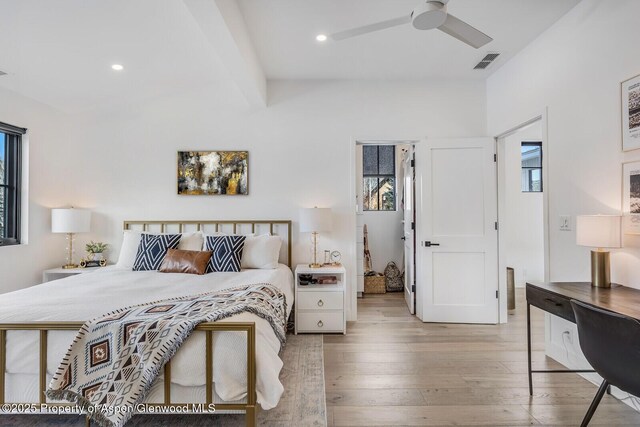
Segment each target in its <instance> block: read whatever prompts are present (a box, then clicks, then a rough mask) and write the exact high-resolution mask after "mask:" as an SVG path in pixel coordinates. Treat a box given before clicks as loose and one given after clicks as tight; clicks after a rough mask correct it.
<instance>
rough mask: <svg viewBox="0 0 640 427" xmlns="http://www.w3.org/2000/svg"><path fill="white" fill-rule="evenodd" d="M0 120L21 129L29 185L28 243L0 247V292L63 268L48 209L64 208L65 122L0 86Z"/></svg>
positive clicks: (62, 246) (66, 176)
mask: <svg viewBox="0 0 640 427" xmlns="http://www.w3.org/2000/svg"><path fill="white" fill-rule="evenodd" d="M0 121H2V122H5V123H9V124H12V125H16V126H20V127H25V128H27V129H28V134H27V136H26V137H25V138H23V141H25V143H26V144H25V146H26V147H25V148H26V152H25V154H26V155H27V158H28V171H27V175H28V176H27V179H28V181H29V192H28V198H29V201H28V210H27V213H26V215H25V216H24V217H23V220H27V226H28V243H27V244H22V245H16V246H5V247H0V293H2V292H8V291H12V290H15V289H19V288H23V287H26V286H30V285H33V284H36V283H39V282H40V279H41V278H42V270H43V269H45V268H49V267H51V266H54V265H62V264H64V259H65V241H64V236H61V235H54V234H51V232H50V230H51V219H50V215H51V213H50V208H52V207H61V206H65V204H66V203H67V199H66V194H67V191H68V184H69V182H70V181H69V175H70V173H71V169H73V168H74V166H75V165H74V164H73V163H72V162H70V161H69V151H70V146H71V141H70V140H69V134H70V128H71V121H70V119H69V117H68V116H66V115H64V114H61V113H59V112H57V111H56V110H54V109H52V108H49V107H47V106H45V105H43V104H40V103H38V102H35V101H33V100H31V99H29V98H26V97H23V96H20V95H17V94H16V93H14V92H10V91H8V90H6V89H1V88H0Z"/></svg>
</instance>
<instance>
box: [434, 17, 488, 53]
mask: <svg viewBox="0 0 640 427" xmlns="http://www.w3.org/2000/svg"><path fill="white" fill-rule="evenodd" d="M438 29H439V30H440V31H444V32H445V33H447V34H449V35H450V36H452V37H455V38H457V39H458V40H460V41H463V42H465V43H466V44H468V45H470V46H473V47H475V48H476V49H478V48H480V47H482V46H484V45H485V44H487V43H489V42H490V41H492V40H493V39H492V38H491V37H489V36H488V35H486V34H485V33H483V32H482V31H480V30H476V29H475V28H473V27H472V26H471V25H469V24H467V23H466V22H464V21H461V20H459V19H458V18H456V17H455V16H453V15H451V14H448V15H447V19H446V20H445V21H444V24H442V25H440V26H439V27H438Z"/></svg>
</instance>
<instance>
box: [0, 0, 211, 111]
mask: <svg viewBox="0 0 640 427" xmlns="http://www.w3.org/2000/svg"><path fill="white" fill-rule="evenodd" d="M114 63H119V64H122V65H124V67H125V68H124V71H122V72H116V71H113V70H112V69H111V65H112V64H114ZM0 70H2V71H5V72H7V73H9V74H8V75H7V76H2V77H0V86H3V87H5V88H8V89H11V90H14V91H16V92H19V93H21V94H23V95H26V96H28V97H31V98H34V99H36V100H38V101H41V102H44V103H46V104H49V105H52V106H54V107H57V108H60V109H62V110H65V111H69V112H76V111H82V110H87V109H91V108H96V107H101V106H105V105H111V104H122V103H128V102H136V101H140V100H144V99H148V98H152V97H155V96H157V95H158V94H163V93H170V92H175V91H180V90H189V89H195V88H198V87H202V86H203V85H207V84H212V83H214V82H216V80H219V79H221V78H224V68H223V67H222V66H221V65H220V64H219V63H218V59H217V57H216V55H215V54H214V52H213V51H212V50H211V48H210V45H209V43H208V42H207V40H206V39H205V37H204V36H203V34H202V32H201V31H200V29H199V28H198V27H197V25H196V24H195V22H194V20H193V17H192V16H191V14H190V13H189V12H188V11H187V9H186V7H185V5H184V3H183V2H182V1H179V0H169V1H167V0H162V1H159V0H56V1H51V0H0Z"/></svg>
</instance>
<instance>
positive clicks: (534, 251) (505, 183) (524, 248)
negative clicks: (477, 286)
mask: <svg viewBox="0 0 640 427" xmlns="http://www.w3.org/2000/svg"><path fill="white" fill-rule="evenodd" d="M545 134H546V132H545V121H544V120H543V116H540V117H537V118H535V119H533V120H530V121H528V122H526V123H524V124H522V125H520V126H518V127H516V128H514V129H512V130H510V131H508V132H506V133H504V134H502V135H500V136H498V137H496V151H497V163H498V164H497V166H498V218H499V231H498V246H499V256H498V272H499V276H498V277H499V287H500V290H501V292H504V295H506V296H507V298H503V299H502V300H501V310H500V312H501V321H502V322H505V321H507V318H508V316H506V314H507V313H508V312H512V310H513V309H515V308H516V307H515V298H514V296H515V292H516V289H518V288H524V287H525V285H526V283H527V282H543V281H546V280H547V279H548V238H547V233H548V221H547V204H548V202H547V200H548V182H547V180H546V177H547V174H548V171H547V161H546V160H547V159H546V155H547V152H546V143H545ZM511 281H512V282H513V283H512V284H510V283H509V282H511ZM514 287H515V289H513V288H514Z"/></svg>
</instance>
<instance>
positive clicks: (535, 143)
mask: <svg viewBox="0 0 640 427" xmlns="http://www.w3.org/2000/svg"><path fill="white" fill-rule="evenodd" d="M520 147H521V148H520V153H521V154H520V167H521V168H522V170H524V171H526V172H527V177H528V182H529V188H528V189H527V190H522V183H520V189H521V191H522V192H523V193H542V192H543V191H544V179H543V177H542V156H543V155H544V153H543V152H542V141H522V143H521V145H520ZM522 147H538V148H539V149H540V166H522ZM536 170H537V171H540V190H534V189H533V187H532V183H533V180H532V177H533V172H534V171H536Z"/></svg>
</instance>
